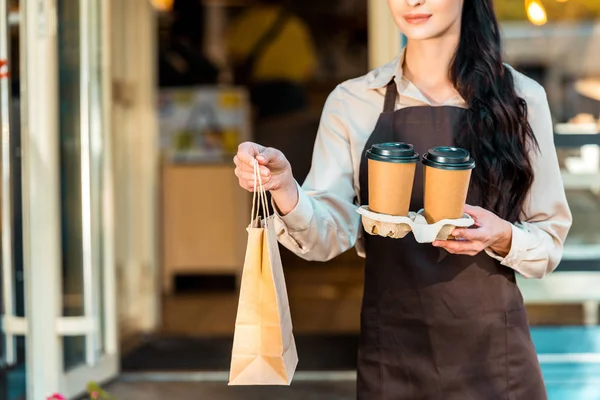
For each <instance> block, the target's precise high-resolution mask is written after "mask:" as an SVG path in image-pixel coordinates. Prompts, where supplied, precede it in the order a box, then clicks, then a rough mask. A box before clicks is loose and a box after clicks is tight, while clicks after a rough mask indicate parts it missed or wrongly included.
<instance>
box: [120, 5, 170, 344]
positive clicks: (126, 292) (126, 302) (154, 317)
mask: <svg viewBox="0 0 600 400" xmlns="http://www.w3.org/2000/svg"><path fill="white" fill-rule="evenodd" d="M111 12H112V75H113V102H112V103H113V105H112V121H113V135H114V136H113V149H114V150H113V153H114V158H115V160H114V163H115V196H116V204H115V220H116V222H115V230H116V238H115V240H116V248H115V252H116V254H115V257H116V264H117V288H118V293H117V296H118V299H117V300H118V303H117V308H118V310H119V322H120V327H121V329H120V330H121V336H122V337H123V336H128V335H130V334H137V333H140V332H151V331H153V330H154V329H156V327H157V326H158V323H159V318H160V314H159V309H160V307H159V303H158V302H159V299H160V292H159V287H158V284H157V283H158V280H157V277H158V268H159V264H158V259H159V258H158V254H157V252H158V246H157V235H158V226H157V201H158V188H157V183H158V140H157V122H156V121H157V113H156V83H155V82H156V79H155V76H156V71H155V70H156V57H155V51H156V50H155V48H156V46H157V41H156V29H155V23H156V15H155V14H154V13H155V11H154V9H153V8H152V6H151V3H150V2H149V1H148V0H127V1H123V0H112V11H111Z"/></svg>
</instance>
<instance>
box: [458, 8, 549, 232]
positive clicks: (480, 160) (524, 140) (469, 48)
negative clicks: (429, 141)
mask: <svg viewBox="0 0 600 400" xmlns="http://www.w3.org/2000/svg"><path fill="white" fill-rule="evenodd" d="M450 79H451V80H452V82H453V83H454V86H455V87H456V89H457V90H458V92H459V93H460V95H461V96H462V98H463V99H465V101H466V102H467V106H468V112H467V117H466V119H465V121H464V123H463V126H462V128H461V129H460V130H459V133H458V134H457V136H456V137H455V142H456V145H458V146H461V147H464V148H466V149H468V150H469V151H470V152H471V154H472V156H473V158H474V159H475V161H476V163H477V166H476V168H475V170H473V175H472V178H471V195H474V196H475V198H478V199H481V200H482V202H483V204H482V207H483V208H486V209H488V210H490V211H493V212H494V213H495V214H496V215H498V216H499V217H501V218H503V219H505V220H507V221H509V222H518V221H519V218H520V214H521V212H522V210H523V206H524V203H525V199H526V197H527V195H528V193H529V189H530V188H531V185H532V183H533V168H532V164H531V160H530V158H529V151H530V150H532V149H533V150H539V148H538V144H537V141H536V139H535V136H534V134H533V131H532V129H531V126H530V125H529V122H528V120H527V104H526V103H525V100H523V99H522V98H520V97H519V96H518V95H517V92H516V90H515V85H514V79H513V75H512V73H511V71H510V70H509V69H508V68H507V67H506V66H505V65H504V64H503V62H502V44H501V37H500V29H499V26H498V20H497V19H496V14H495V12H494V5H493V0H465V1H464V5H463V11H462V27H461V34H460V42H459V45H458V48H457V51H456V55H455V57H454V60H453V62H452V66H451V68H450Z"/></svg>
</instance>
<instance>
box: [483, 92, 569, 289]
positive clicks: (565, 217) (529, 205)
mask: <svg viewBox="0 0 600 400" xmlns="http://www.w3.org/2000/svg"><path fill="white" fill-rule="evenodd" d="M529 90H530V91H532V93H529V94H528V96H526V97H527V103H528V112H529V123H530V125H531V128H532V130H533V133H534V135H535V137H536V139H537V141H538V144H539V151H538V150H535V149H532V151H531V153H530V157H531V160H532V164H533V171H534V181H533V185H532V187H531V190H530V193H529V195H528V198H527V200H526V204H525V206H524V209H523V214H522V216H521V220H522V222H521V223H517V224H514V225H513V226H512V245H511V250H510V253H509V254H508V255H507V256H506V257H500V256H499V255H498V254H496V253H494V252H493V251H491V250H489V249H488V250H486V252H487V253H488V254H489V255H490V256H491V257H493V258H495V259H497V260H499V261H501V263H502V264H503V265H505V266H507V267H510V268H513V269H514V270H515V271H517V272H519V273H520V274H521V275H523V276H524V277H525V278H542V277H544V276H546V275H547V274H549V273H551V272H552V271H554V270H555V269H556V267H557V266H558V264H559V262H560V260H561V257H562V254H563V245H564V241H565V238H566V236H567V233H568V232H569V229H570V227H571V223H572V216H571V211H570V209H569V206H568V204H567V199H566V195H565V189H564V185H563V182H562V177H561V173H560V167H559V164H558V157H557V155H556V149H555V147H554V130H553V124H552V118H551V115H550V108H549V105H548V100H547V97H546V92H545V90H544V89H543V88H542V87H541V86H539V85H536V86H535V87H533V88H532V87H530V88H529Z"/></svg>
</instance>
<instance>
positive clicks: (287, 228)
mask: <svg viewBox="0 0 600 400" xmlns="http://www.w3.org/2000/svg"><path fill="white" fill-rule="evenodd" d="M346 121H347V119H346V117H345V115H344V103H343V99H342V90H341V89H340V87H339V86H338V87H337V88H336V89H335V90H334V91H333V92H332V93H331V94H330V95H329V97H328V99H327V102H326V103H325V107H324V108H323V114H322V116H321V122H320V125H319V130H318V133H317V138H316V141H315V147H314V152H313V160H312V166H311V170H310V172H309V174H308V176H307V178H306V180H305V182H304V184H303V185H302V187H300V186H298V193H299V200H298V204H297V205H296V207H295V208H294V209H293V210H292V211H291V212H290V213H288V214H287V215H285V216H281V215H280V214H278V213H276V216H275V227H276V229H277V235H278V239H279V241H280V243H281V244H282V245H284V246H285V247H286V248H288V249H289V250H291V251H293V252H294V253H296V254H297V255H298V256H300V257H302V258H304V259H306V260H312V261H328V260H330V259H332V258H334V257H336V256H337V255H339V254H341V253H343V252H345V251H346V250H349V249H351V248H352V247H354V245H355V243H356V239H357V235H358V230H359V227H360V215H359V214H358V213H357V212H356V205H355V204H354V198H355V196H356V192H355V189H354V186H353V176H354V167H353V162H352V161H353V160H352V152H351V147H350V146H351V144H350V139H349V133H348V129H347V125H346ZM274 209H275V210H276V209H277V208H276V205H274Z"/></svg>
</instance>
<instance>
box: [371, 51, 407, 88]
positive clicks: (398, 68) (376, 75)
mask: <svg viewBox="0 0 600 400" xmlns="http://www.w3.org/2000/svg"><path fill="white" fill-rule="evenodd" d="M403 64H404V48H403V49H402V50H401V52H400V55H398V57H396V58H395V59H394V60H393V61H391V62H390V63H388V64H385V65H384V66H382V67H379V68H377V69H375V70H374V71H373V75H372V78H371V81H370V82H369V84H368V87H369V89H381V88H384V87H386V86H387V84H388V83H390V82H391V81H392V79H394V78H395V79H396V84H397V85H398V84H400V83H401V82H402V65H403Z"/></svg>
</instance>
